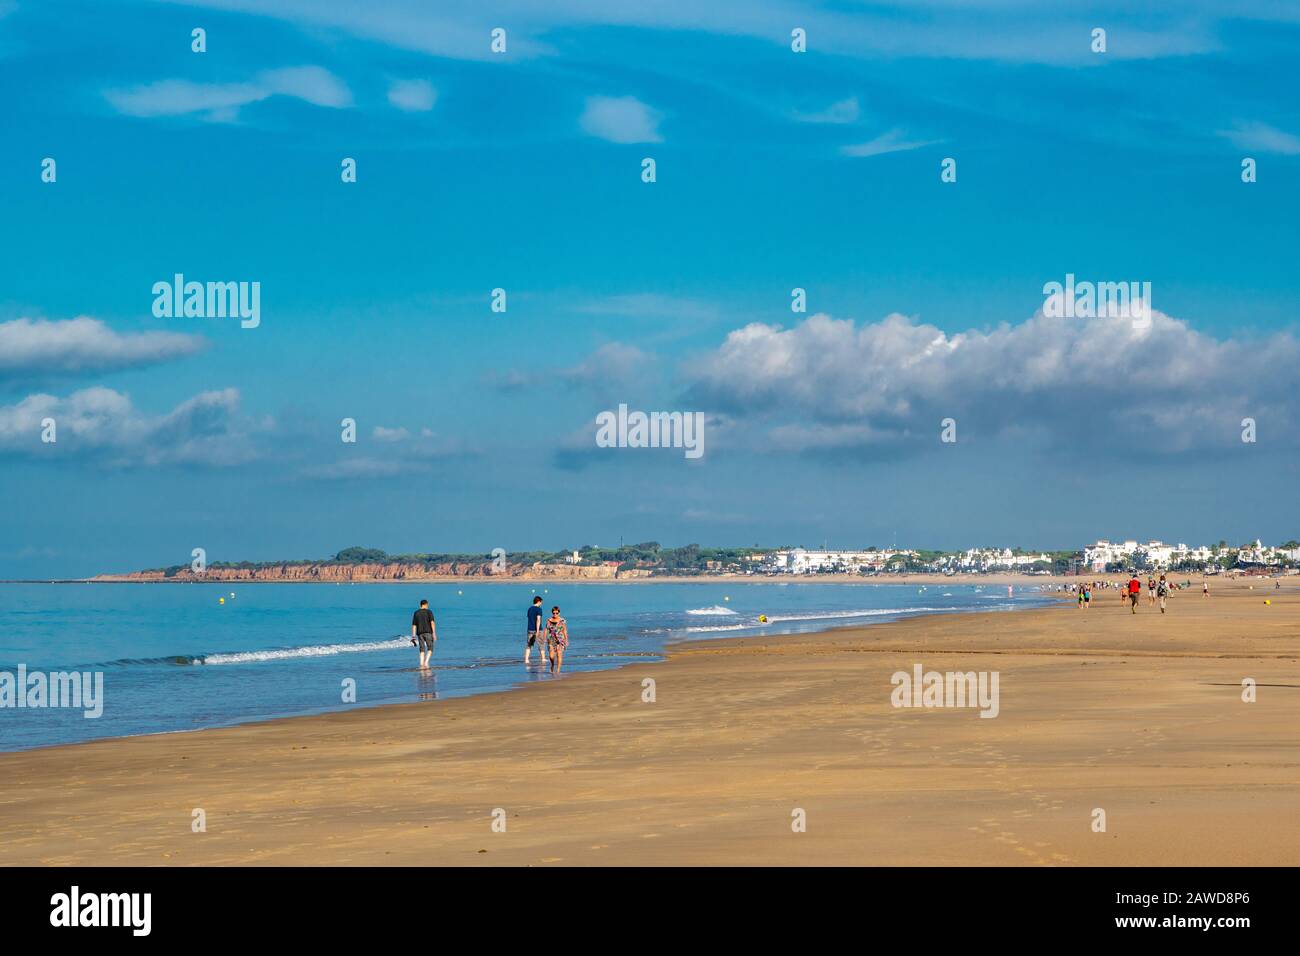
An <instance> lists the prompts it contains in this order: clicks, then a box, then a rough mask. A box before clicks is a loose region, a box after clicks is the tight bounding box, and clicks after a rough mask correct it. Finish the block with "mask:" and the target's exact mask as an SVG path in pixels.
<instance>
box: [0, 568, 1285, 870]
mask: <svg viewBox="0 0 1300 956" xmlns="http://www.w3.org/2000/svg"><path fill="white" fill-rule="evenodd" d="M1252 584H1253V585H1254V587H1253V589H1252V588H1251V585H1252ZM1212 587H1213V588H1214V593H1213V595H1212V597H1210V598H1209V599H1204V598H1202V597H1201V594H1200V587H1199V579H1194V587H1193V588H1192V589H1191V590H1189V591H1185V592H1182V593H1179V594H1177V595H1175V596H1174V597H1173V598H1172V599H1171V600H1170V602H1169V603H1170V610H1169V613H1167V614H1165V615H1161V614H1160V613H1159V611H1158V610H1157V609H1155V608H1153V607H1151V606H1150V605H1148V604H1147V602H1146V598H1145V596H1144V597H1143V599H1142V602H1141V604H1140V605H1139V607H1138V613H1137V614H1136V615H1133V614H1130V613H1129V611H1128V608H1127V605H1122V604H1121V601H1120V598H1119V597H1118V595H1117V593H1116V592H1114V591H1102V592H1100V593H1099V594H1098V595H1097V597H1096V600H1095V601H1094V606H1093V607H1092V608H1090V609H1089V610H1086V611H1083V610H1076V609H1075V607H1074V606H1073V604H1072V603H1071V604H1069V605H1068V606H1059V607H1050V608H1045V609H1041V610H1029V611H1019V612H1014V613H983V614H960V615H957V614H954V615H936V616H928V617H920V618H913V619H910V620H906V621H900V622H896V623H891V624H882V625H876V626H871V627H866V628H856V629H843V630H836V631H831V632H825V633H820V634H811V635H800V636H782V637H772V638H766V639H765V638H744V639H733V640H718V641H708V642H695V643H690V644H683V645H678V646H676V647H675V648H674V649H673V650H672V652H671V654H670V656H669V658H668V659H667V660H666V661H663V662H659V663H647V664H641V665H634V666H629V667H625V668H622V669H619V670H616V671H603V672H598V673H587V674H574V675H567V676H565V677H564V678H563V679H562V680H559V681H552V682H546V683H537V684H529V685H527V686H524V687H521V688H519V689H517V690H514V691H511V692H508V693H498V694H489V695H484V696H479V697H471V698H462V699H455V700H438V701H428V702H422V703H414V704H402V705H393V706H386V707H378V708H369V709H358V710H355V711H350V712H346V713H338V714H330V715H324V716H314V717H302V718H290V719H284V720H276V721H270V722H266V723H261V724H251V725H245V726H239V727H234V728H228V729H216V730H202V731H196V732H190V733H183V734H167V735H158V736H150V737H136V738H129V739H119V740H110V741H102V742H95V743H88V744H77V745H71V746H65V747H55V748H49V749H44V750H36V751H28V752H23V753H10V754H0V777H2V778H3V779H4V781H5V785H4V787H3V789H2V790H0V847H3V849H2V850H0V861H2V862H3V863H4V864H8V865H16V864H77V865H94V864H103V865H112V864H157V865H193V864H209V865H211V864H218V865H219V864H271V865H274V864H313V865H349V864H395V865H471V866H472V865H503V864H504V865H543V864H544V865H593V864H594V865H663V864H689V865H695V864H742V865H746V864H781V865H785V864H793V865H809V864H842V865H917V864H938V865H1032V866H1041V865H1157V864H1160V865H1210V864H1214V865H1239V864H1245V865H1295V864H1298V863H1300V815H1297V812H1296V811H1297V807H1300V748H1298V747H1297V744H1298V743H1300V581H1297V580H1296V579H1294V578H1292V579H1288V580H1286V581H1284V586H1283V589H1282V590H1280V591H1275V590H1273V586H1272V582H1271V581H1268V582H1265V581H1254V582H1250V581H1239V582H1232V583H1228V582H1225V581H1215V582H1213V585H1212ZM1265 600H1268V601H1270V602H1271V603H1269V604H1265ZM917 664H920V665H922V667H923V668H924V669H925V670H927V671H928V670H936V671H996V672H997V673H998V675H999V686H1000V706H999V713H998V716H997V717H996V718H995V719H983V718H981V717H980V716H979V712H978V711H977V710H974V709H970V708H896V707H894V706H892V705H891V692H892V691H893V687H892V686H891V683H890V678H891V675H892V674H894V673H895V672H897V671H905V672H911V671H912V669H913V667H914V666H915V665H917ZM646 678H653V680H654V682H655V700H654V702H645V701H643V683H642V682H643V681H644V680H645V679H646ZM1244 678H1252V679H1253V680H1254V681H1256V682H1257V685H1258V689H1257V694H1258V697H1257V700H1256V701H1255V702H1253V703H1247V702H1244V701H1243V700H1242V680H1243V679H1244ZM196 809H201V810H202V811H203V814H204V816H205V821H206V831H205V832H193V829H192V821H193V819H194V811H195V810H196ZM498 809H500V810H501V811H503V814H498V816H499V817H501V816H503V817H504V819H505V821H506V826H505V832H495V831H494V828H493V822H494V811H496V810H498ZM1096 809H1102V810H1104V811H1105V817H1106V830H1105V832H1094V829H1093V821H1094V811H1095V810H1096ZM799 810H801V811H803V814H804V815H805V817H806V832H793V830H792V825H791V824H792V819H793V816H792V814H795V813H796V811H799Z"/></svg>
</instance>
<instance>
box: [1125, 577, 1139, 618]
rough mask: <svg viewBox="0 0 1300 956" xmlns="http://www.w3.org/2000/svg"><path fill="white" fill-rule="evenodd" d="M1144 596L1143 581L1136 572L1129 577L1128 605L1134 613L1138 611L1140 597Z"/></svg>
mask: <svg viewBox="0 0 1300 956" xmlns="http://www.w3.org/2000/svg"><path fill="white" fill-rule="evenodd" d="M1140 597H1142V581H1141V579H1139V578H1138V576H1137V575H1136V574H1135V575H1133V577H1131V578H1129V579H1128V607H1129V611H1130V612H1131V613H1133V614H1136V613H1137V612H1138V598H1140Z"/></svg>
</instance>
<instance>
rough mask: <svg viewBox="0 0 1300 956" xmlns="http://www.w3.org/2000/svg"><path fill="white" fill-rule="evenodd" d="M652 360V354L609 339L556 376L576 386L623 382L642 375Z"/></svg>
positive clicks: (624, 383) (639, 377)
mask: <svg viewBox="0 0 1300 956" xmlns="http://www.w3.org/2000/svg"><path fill="white" fill-rule="evenodd" d="M653 363H654V356H652V355H648V354H646V353H645V352H643V351H641V350H640V349H639V348H637V347H636V346H634V345H624V344H623V343H622V342H608V343H606V344H605V345H602V346H600V348H598V349H596V350H595V351H594V352H592V353H591V354H590V355H588V356H587V357H586V358H585V359H583V360H582V361H581V362H579V363H578V364H577V365H574V366H571V367H569V368H566V369H561V370H560V372H559V376H560V378H562V379H564V380H565V381H568V382H573V383H575V384H578V385H588V386H593V387H603V386H608V385H626V384H630V383H633V382H635V381H636V380H637V379H642V378H644V377H645V376H646V374H647V372H648V371H649V369H650V367H651V365H653Z"/></svg>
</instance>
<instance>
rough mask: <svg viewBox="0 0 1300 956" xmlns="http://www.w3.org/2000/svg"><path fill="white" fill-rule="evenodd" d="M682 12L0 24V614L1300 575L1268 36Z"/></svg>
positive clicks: (1239, 24) (413, 11)
mask: <svg viewBox="0 0 1300 956" xmlns="http://www.w3.org/2000/svg"><path fill="white" fill-rule="evenodd" d="M700 6H701V5H700V4H695V3H664V4H653V5H651V4H633V3H625V2H622V0H612V2H605V3H585V2H577V0H569V2H562V3H555V4H545V5H543V4H523V3H504V4H493V3H479V2H474V3H448V4H427V3H417V2H414V0H411V2H389V3H385V2H372V3H368V4H354V3H343V2H333V0H320V2H307V0H299V2H285V0H258V2H256V3H254V2H252V0H235V2H215V3H135V2H107V3H66V2H60V0H54V2H43V3H39V4H37V3H24V2H4V0H0V88H3V92H4V103H5V110H4V120H3V145H2V146H0V210H2V214H3V217H4V223H5V229H4V231H3V234H2V238H0V242H2V243H3V247H4V248H3V256H2V257H0V280H2V281H0V491H3V496H4V499H5V503H6V504H5V507H4V509H3V512H0V514H2V515H3V517H2V518H0V576H6V577H32V576H47V575H79V574H88V573H94V572H97V571H101V570H123V569H129V568H133V567H140V566H158V565H162V564H176V563H183V562H185V561H187V560H188V555H189V553H190V551H191V549H192V548H194V547H204V548H205V549H206V550H207V552H208V554H209V557H210V559H211V560H222V559H232V560H238V559H245V558H247V559H271V558H278V557H315V556H322V555H326V554H330V553H333V552H334V551H336V550H338V549H340V548H342V547H345V546H349V545H353V544H363V545H368V546H375V547H381V548H385V549H387V550H389V551H393V552H400V551H415V550H421V551H425V550H428V551H462V550H463V551H481V552H483V553H487V552H488V551H490V550H491V549H492V548H494V547H498V546H500V547H505V548H507V549H509V550H517V549H527V548H566V547H575V546H578V545H581V544H586V543H602V544H616V543H617V542H618V541H619V539H620V538H621V539H624V540H626V541H628V542H632V541H642V540H649V539H654V540H659V541H661V542H664V543H666V544H683V543H687V542H690V541H698V542H701V543H710V544H713V543H716V544H756V543H757V544H762V545H776V544H782V543H787V544H791V543H803V544H805V545H810V546H811V545H813V544H814V543H816V544H820V543H822V542H823V541H825V542H829V543H831V544H832V545H842V546H862V545H868V544H886V543H889V542H891V541H894V540H897V541H898V542H899V543H900V544H904V543H906V544H912V545H917V546H928V547H966V546H970V545H973V544H977V543H989V544H993V543H997V544H1007V545H1023V546H1026V547H1028V546H1038V547H1061V548H1064V547H1073V546H1078V545H1081V544H1083V543H1084V541H1085V539H1089V540H1090V539H1092V538H1095V537H1097V536H1131V535H1138V536H1147V535H1150V536H1158V537H1164V538H1166V539H1175V538H1176V539H1179V540H1189V542H1191V543H1194V542H1196V541H1200V540H1208V539H1213V540H1218V538H1219V537H1228V538H1230V539H1233V540H1237V539H1242V540H1244V539H1246V538H1254V537H1256V536H1261V537H1264V538H1265V539H1275V540H1276V539H1285V538H1290V537H1297V536H1300V520H1297V519H1298V518H1300V507H1298V506H1297V499H1296V495H1295V494H1294V488H1295V487H1296V479H1297V477H1298V475H1297V466H1296V461H1297V459H1296V452H1297V448H1298V446H1300V398H1298V393H1297V384H1298V382H1297V379H1298V378H1300V371H1297V369H1298V368H1300V344H1298V341H1300V340H1298V339H1297V335H1298V334H1300V333H1298V330H1297V327H1296V317H1295V307H1294V303H1295V301H1296V292H1297V285H1298V284H1300V279H1298V278H1297V277H1298V275H1300V272H1298V270H1297V268H1296V250H1297V229H1298V228H1300V227H1298V226H1297V222H1300V217H1298V216H1297V213H1298V212H1300V209H1298V208H1297V207H1298V206H1300V198H1298V197H1300V106H1297V102H1298V101H1297V98H1296V96H1295V90H1294V76H1293V72H1292V70H1291V69H1290V66H1291V64H1292V61H1293V59H1294V50H1295V49H1297V47H1300V8H1298V7H1297V6H1296V5H1295V4H1290V3H1287V4H1284V3H1267V2H1260V3H1255V4H1251V5H1250V12H1249V13H1243V12H1242V11H1241V10H1240V9H1239V7H1240V5H1239V4H1230V3H1226V2H1210V0H1192V2H1188V3H1182V4H1178V5H1170V7H1169V9H1164V10H1158V11H1151V12H1145V13H1141V14H1134V13H1132V12H1129V11H1128V10H1127V8H1128V7H1129V6H1130V5H1128V4H1121V3H1108V4H1080V3H1070V4H1067V3H1053V2H1041V0H1040V2H1029V0H1023V2H1022V0H984V2H974V3H957V2H947V0H921V2H915V3H908V4H891V3H872V4H867V3H861V4H858V3H835V4H824V5H819V4H801V3H786V2H772V0H751V2H747V3H732V2H722V3H716V4H709V5H707V9H706V10H703V11H702V10H700V9H699V7H700ZM542 11H545V12H544V13H543V12H542ZM195 27H202V28H203V29H205V30H206V31H207V52H205V53H201V54H200V53H194V52H192V51H191V30H192V29H193V28H195ZM495 27H502V28H504V29H505V30H506V31H507V51H506V53H505V54H493V53H492V52H491V50H490V47H489V44H490V31H491V30H492V29H493V28H495ZM796 27H802V28H803V29H805V30H806V31H807V38H808V39H807V43H808V49H807V52H805V53H795V52H793V51H792V50H791V48H790V31H791V30H792V29H794V28H796ZM1095 27H1102V28H1104V29H1105V30H1106V41H1107V49H1106V52H1105V53H1094V52H1092V50H1091V49H1090V45H1091V43H1092V39H1091V32H1092V30H1093V29H1094V28H1095ZM46 157H50V158H53V159H55V161H56V163H57V180H56V182H53V183H48V182H43V181H42V178H41V163H42V160H43V159H44V158H46ZM344 157H352V158H354V159H355V160H356V162H357V171H358V177H357V182H356V183H346V184H345V183H343V182H341V181H340V162H341V160H342V159H343V158H344ZM645 157H653V158H654V159H655V161H656V164H657V181H656V182H654V183H653V184H647V183H643V182H642V181H641V178H640V172H641V161H642V159H643V158H645ZM1245 157H1250V158H1253V159H1254V160H1255V161H1256V163H1257V170H1258V181H1257V182H1254V183H1250V184H1246V183H1243V182H1242V181H1241V162H1242V160H1243V158H1245ZM945 158H953V159H955V160H956V162H957V171H958V176H957V182H955V183H943V182H941V181H940V175H939V174H940V164H941V162H942V160H944V159H945ZM177 272H180V273H184V274H185V276H186V277H187V278H189V279H196V280H199V281H209V280H211V281H239V280H242V281H258V282H260V283H261V296H262V300H261V313H262V318H261V324H260V326H259V327H258V328H256V329H241V328H240V326H239V323H238V322H237V321H232V320H230V319H220V318H193V317H192V318H156V317H155V316H154V315H153V314H152V311H151V307H152V303H153V296H152V295H151V293H150V289H151V287H152V285H153V284H154V283H155V282H157V281H160V280H170V278H171V277H172V276H173V274H175V273H177ZM1067 273H1073V274H1075V275H1076V276H1078V277H1079V278H1080V279H1088V280H1093V281H1115V282H1118V281H1125V282H1127V281H1147V282H1150V283H1151V285H1152V290H1153V291H1152V305H1153V309H1154V322H1153V323H1152V325H1151V327H1150V328H1147V329H1141V330H1138V329H1136V328H1134V327H1132V324H1131V323H1127V322H1126V321H1125V320H1120V319H1117V318H1113V317H1111V318H1107V317H1102V318H1097V319H1085V318H1078V319H1070V320H1048V319H1046V318H1044V317H1043V316H1042V315H1041V314H1038V313H1040V311H1041V309H1042V306H1043V299H1044V296H1043V291H1042V290H1043V285H1044V283H1047V282H1050V281H1063V280H1064V277H1065V275H1066V274H1067ZM497 287H501V288H504V289H505V290H506V292H507V296H508V310H507V311H506V312H505V313H493V312H492V311H491V310H490V308H489V298H490V293H491V290H492V289H494V288H497ZM795 287H801V288H805V289H806V290H807V295H808V310H807V312H806V313H803V314H798V313H793V312H792V311H791V309H790V292H791V289H793V288H795ZM619 403H627V404H628V405H629V406H631V407H632V408H634V409H635V408H641V409H645V410H682V411H700V412H703V413H704V414H705V416H706V421H707V427H706V443H707V453H706V454H705V455H704V457H703V458H701V459H700V460H697V461H691V460H686V459H685V458H684V457H683V456H682V454H681V452H680V451H679V450H670V449H609V448H598V447H596V444H595V441H594V432H595V427H594V421H595V416H596V414H597V413H599V412H600V411H602V410H605V409H612V408H615V407H617V405H618V404H619ZM47 415H48V416H50V417H53V418H54V419H55V421H56V422H57V423H58V427H59V432H58V441H57V442H56V443H54V444H52V445H51V444H45V443H42V442H41V440H40V433H41V428H40V424H39V423H40V421H41V419H42V418H43V417H46V416H47ZM348 417H350V418H354V419H355V420H356V421H357V423H358V434H359V437H358V441H357V442H356V443H355V444H344V443H342V442H341V441H340V438H339V435H340V427H339V423H340V421H341V420H342V419H343V418H348ZM946 417H952V418H954V419H956V421H957V423H958V426H957V427H958V441H957V442H956V443H955V444H943V443H941V442H940V441H939V432H940V424H939V423H940V420H941V419H943V418H946ZM1244 417H1253V418H1255V419H1256V421H1257V429H1258V440H1257V441H1256V442H1254V443H1243V442H1242V441H1241V440H1240V433H1241V428H1240V421H1241V419H1242V418H1244Z"/></svg>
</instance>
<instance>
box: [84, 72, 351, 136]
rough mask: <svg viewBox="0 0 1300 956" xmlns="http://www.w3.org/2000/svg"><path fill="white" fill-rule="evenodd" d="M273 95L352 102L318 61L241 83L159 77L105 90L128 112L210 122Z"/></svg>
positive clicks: (319, 103) (337, 105) (230, 118)
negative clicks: (201, 116) (202, 118)
mask: <svg viewBox="0 0 1300 956" xmlns="http://www.w3.org/2000/svg"><path fill="white" fill-rule="evenodd" d="M272 96H289V97H293V98H295V99H299V100H302V101H304V102H306V103H311V104H313V105H314V106H327V107H333V108H336V109H337V108H341V107H345V106H351V105H352V93H351V91H350V90H348V88H347V86H346V85H345V84H344V83H343V81H342V80H340V79H338V77H336V76H334V74H332V73H330V72H329V71H328V70H326V69H323V68H322V67H319V66H296V67H285V68H283V69H278V70H265V71H263V72H261V73H259V74H257V76H256V77H254V78H253V79H252V80H249V81H247V82H244V83H194V82H192V81H190V80H160V81H158V82H156V83H149V84H146V85H144V86H136V87H132V88H131V89H127V90H106V91H105V93H104V97H105V98H106V99H107V100H108V101H109V103H111V104H112V105H113V107H114V108H116V109H117V110H118V111H119V112H121V113H125V114H127V115H128V116H141V117H153V116H183V115H186V114H189V113H201V114H204V116H205V118H206V119H208V120H211V121H213V122H233V121H234V120H235V119H237V118H238V116H239V109H240V107H243V106H247V105H248V104H250V103H256V102H259V101H261V100H264V99H267V98H269V97H272Z"/></svg>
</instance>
